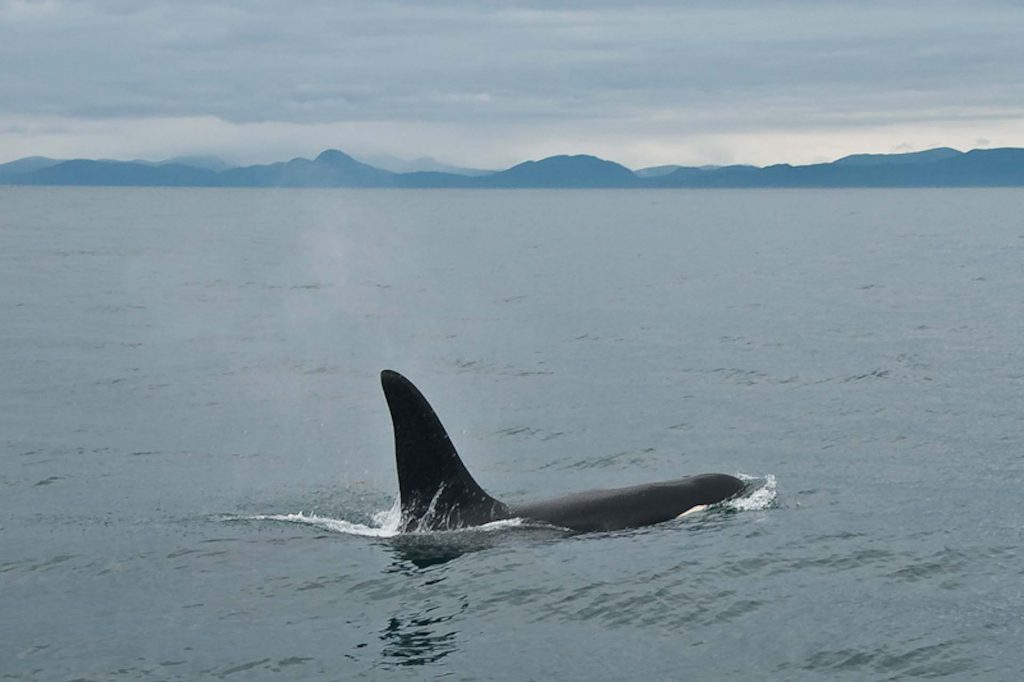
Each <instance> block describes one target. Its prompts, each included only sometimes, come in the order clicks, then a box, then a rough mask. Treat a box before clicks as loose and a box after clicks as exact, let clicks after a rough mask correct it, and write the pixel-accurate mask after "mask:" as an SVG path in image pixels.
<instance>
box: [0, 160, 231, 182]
mask: <svg viewBox="0 0 1024 682" xmlns="http://www.w3.org/2000/svg"><path fill="white" fill-rule="evenodd" d="M15 163H17V162H15ZM0 181H4V182H7V183H9V184H16V185H118V186H161V187H205V186H213V187H216V186H218V185H220V184H221V183H220V178H219V176H218V174H217V173H216V172H214V171H211V170H206V169H205V168H196V167H194V166H183V165H180V164H167V165H165V166H150V165H148V164H145V163H137V162H134V161H91V160H89V159H75V160H73V161H60V162H58V163H55V164H53V165H50V166H45V167H43V168H39V169H37V170H33V171H29V172H27V173H22V174H20V175H14V176H9V177H5V178H0Z"/></svg>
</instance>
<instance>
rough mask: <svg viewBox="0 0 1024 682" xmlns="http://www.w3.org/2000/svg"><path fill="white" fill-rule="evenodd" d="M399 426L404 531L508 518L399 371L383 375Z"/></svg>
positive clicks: (397, 442) (397, 446) (393, 419)
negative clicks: (474, 477)
mask: <svg viewBox="0 0 1024 682" xmlns="http://www.w3.org/2000/svg"><path fill="white" fill-rule="evenodd" d="M380 382H381V386H382V387H383V388H384V397H385V398H387V401H388V409H389V410H390V411H391V422H392V424H393V425H394V428H395V461H396V463H397V465H398V489H399V493H400V497H401V506H402V527H403V530H406V531H412V530H424V529H427V530H443V529H451V528H461V527H463V526H470V525H473V526H475V525H479V524H481V523H487V522H488V521H494V520H496V519H501V518H507V516H508V508H507V507H506V506H505V505H504V504H502V503H501V502H499V501H498V500H496V499H494V498H493V497H491V496H490V495H488V494H487V493H486V492H484V490H483V488H481V487H480V486H479V485H478V484H477V482H476V481H474V480H473V477H472V476H470V474H469V472H468V471H467V470H466V467H465V465H463V463H462V460H461V459H460V458H459V453H458V452H456V450H455V445H454V444H453V443H452V441H451V438H449V437H448V433H447V432H446V431H445V429H444V426H442V425H441V420H440V419H438V418H437V415H436V414H435V413H434V409H433V408H432V407H431V406H430V403H428V402H427V399H426V398H424V397H423V394H422V393H420V392H419V389H417V388H416V387H415V386H413V384H412V382H411V381H409V380H408V379H406V378H405V377H404V376H402V375H401V374H399V373H398V372H394V371H392V370H389V369H386V370H384V371H382V372H381V373H380Z"/></svg>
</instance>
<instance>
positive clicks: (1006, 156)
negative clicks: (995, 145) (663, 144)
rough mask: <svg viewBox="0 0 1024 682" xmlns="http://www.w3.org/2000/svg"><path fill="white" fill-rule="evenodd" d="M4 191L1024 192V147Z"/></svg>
mask: <svg viewBox="0 0 1024 682" xmlns="http://www.w3.org/2000/svg"><path fill="white" fill-rule="evenodd" d="M222 166H223V167H222ZM0 184H8V185H112V186H168V187H380V188H389V187H394V188H436V189H445V188H447V189H456V188H461V189H478V188H510V189H517V188H535V189H536V188H551V189H572V188H579V189H584V188H593V189H608V188H666V189H667V188H723V189H726V188H748V187H749V188H755V187H763V188H785V187H793V188H796V187H1024V149H1015V148H1006V149H975V150H972V151H969V152H966V153H964V152H960V151H957V150H956V149H950V148H948V147H940V148H937V149H929V150H925V151H922V152H912V153H907V154H854V155H851V156H846V157H843V158H841V159H838V160H836V161H833V162H831V163H817V164H810V165H806V166H792V165H789V164H777V165H773V166H767V167H764V168H759V167H756V166H722V167H718V166H704V167H689V166H658V167H654V168H646V169H641V170H639V171H637V172H635V173H634V172H633V171H631V170H629V169H628V168H626V167H625V166H622V165H620V164H618V163H615V162H614V161H608V160H605V159H600V158H597V157H596V156H589V155H585V154H581V155H576V156H567V155H562V156H552V157H548V158H546V159H540V160H537V161H526V162H525V163H521V164H518V165H515V166H513V167H511V168H508V169H506V170H502V171H496V172H489V173H484V174H482V175H467V174H460V173H451V172H444V171H440V170H421V171H415V172H406V173H399V172H392V171H389V170H384V169H381V168H377V167H375V166H372V165H370V164H367V163H363V162H361V161H357V160H356V159H354V158H352V157H351V156H349V155H348V154H345V153H344V152H341V151H338V150H337V149H328V150H326V151H324V152H322V153H321V154H320V155H319V156H317V157H316V158H315V159H312V160H311V159H303V158H295V159H292V160H291V161H284V162H279V163H271V164H264V165H256V166H244V167H238V168H229V167H227V164H225V163H224V162H223V161H221V160H220V159H217V158H216V157H182V158H179V159H176V160H175V159H170V160H167V161H160V162H151V161H102V160H101V161H97V160H90V159H75V160H72V161H62V160H58V159H49V158H45V157H27V158H24V159H18V160H17V161H12V162H10V163H5V164H0Z"/></svg>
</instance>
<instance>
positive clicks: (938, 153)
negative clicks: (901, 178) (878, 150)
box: [832, 147, 963, 166]
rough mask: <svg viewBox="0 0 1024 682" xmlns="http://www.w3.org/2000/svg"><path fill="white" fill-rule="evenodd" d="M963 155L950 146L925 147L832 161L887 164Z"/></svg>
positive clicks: (854, 163) (857, 163) (850, 164)
mask: <svg viewBox="0 0 1024 682" xmlns="http://www.w3.org/2000/svg"><path fill="white" fill-rule="evenodd" d="M955 156H963V152H962V151H959V150H957V149H952V148H950V147H938V148H936V149H926V150H925V151H923V152H907V153H904V154H851V155H850V156H844V157H843V158H841V159H838V160H836V161H833V162H832V163H833V165H836V166H884V165H889V164H894V165H895V164H904V163H928V162H930V161H941V160H942V159H951V158H953V157H955Z"/></svg>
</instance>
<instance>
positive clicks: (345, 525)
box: [236, 500, 402, 538]
mask: <svg viewBox="0 0 1024 682" xmlns="http://www.w3.org/2000/svg"><path fill="white" fill-rule="evenodd" d="M236 518H239V519H245V520H249V521H283V522H285V523H297V524H300V525H303V526H314V527H316V528H321V529H323V530H329V531H331V532H332V533H345V534H347V535H361V536H363V537H371V538H390V537H394V536H395V535H398V533H399V525H400V524H401V520H402V510H401V507H400V506H399V503H398V500H395V504H393V505H392V506H391V508H390V509H387V510H385V511H380V512H377V513H376V514H374V515H373V523H374V525H372V526H368V525H365V524H362V523H352V522H351V521H346V520H344V519H332V518H330V517H329V516H318V515H316V514H306V513H305V512H299V513H297V514H251V515H249V516H239V517H236Z"/></svg>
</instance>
